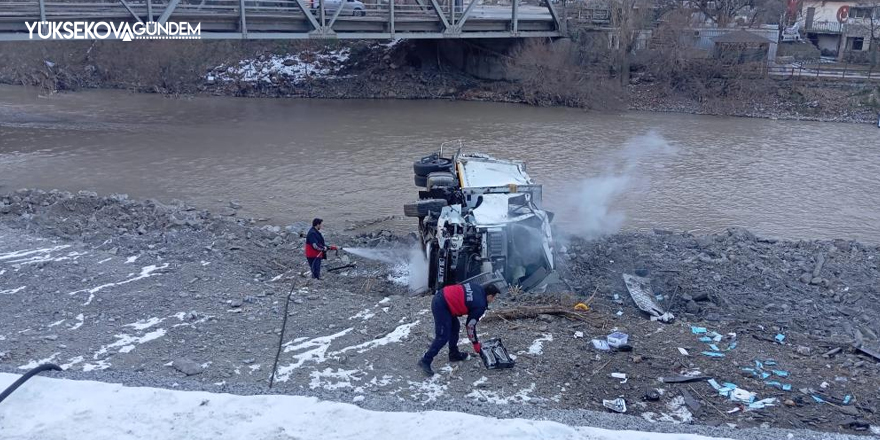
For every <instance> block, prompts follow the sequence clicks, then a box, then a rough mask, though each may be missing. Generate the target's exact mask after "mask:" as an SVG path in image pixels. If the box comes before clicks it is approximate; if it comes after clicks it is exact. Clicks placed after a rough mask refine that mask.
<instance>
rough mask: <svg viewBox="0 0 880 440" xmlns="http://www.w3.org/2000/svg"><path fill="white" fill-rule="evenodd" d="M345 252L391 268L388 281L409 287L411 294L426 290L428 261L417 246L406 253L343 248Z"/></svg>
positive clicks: (394, 250)
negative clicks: (379, 262)
mask: <svg viewBox="0 0 880 440" xmlns="http://www.w3.org/2000/svg"><path fill="white" fill-rule="evenodd" d="M345 251H346V252H348V253H350V254H353V255H357V256H359V257H363V258H367V259H370V260H376V261H381V262H382V263H385V264H387V265H389V266H391V268H390V271H391V275H390V276H389V277H388V278H389V280H391V281H392V282H395V283H397V284H402V285H405V286H407V287H409V290H410V291H411V292H421V291H423V290H425V289H427V288H428V259H427V258H426V257H425V253H424V252H422V248H421V246H420V245H418V244H416V245H415V246H413V247H412V248H410V249H409V250H407V251H403V250H401V249H367V248H345Z"/></svg>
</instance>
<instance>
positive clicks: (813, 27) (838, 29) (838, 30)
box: [804, 21, 846, 34]
mask: <svg viewBox="0 0 880 440" xmlns="http://www.w3.org/2000/svg"><path fill="white" fill-rule="evenodd" d="M845 30H846V25H845V24H843V23H836V22H833V21H820V22H814V23H810V24H809V25H807V26H805V27H804V31H806V32H825V33H831V34H842V33H844V31H845Z"/></svg>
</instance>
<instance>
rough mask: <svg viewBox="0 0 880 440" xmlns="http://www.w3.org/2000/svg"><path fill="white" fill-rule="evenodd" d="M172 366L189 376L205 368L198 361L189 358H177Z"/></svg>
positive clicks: (199, 372)
mask: <svg viewBox="0 0 880 440" xmlns="http://www.w3.org/2000/svg"><path fill="white" fill-rule="evenodd" d="M171 366H172V367H174V369H175V370H177V371H180V372H181V373H183V374H185V375H187V376H194V375H196V374H201V373H202V372H203V371H204V370H205V369H204V368H202V366H201V365H199V364H198V363H197V362H195V361H193V360H190V359H187V358H180V359H175V360H174V362H173V363H172V365H171Z"/></svg>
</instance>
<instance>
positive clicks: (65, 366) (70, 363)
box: [61, 356, 85, 370]
mask: <svg viewBox="0 0 880 440" xmlns="http://www.w3.org/2000/svg"><path fill="white" fill-rule="evenodd" d="M83 360H85V359H84V358H83V357H82V356H77V357H72V358H70V359H68V360H67V363H66V364H63V365H61V368H63V369H65V370H69V369H70V367H72V366H74V365H76V364H78V363H80V362H82V361H83Z"/></svg>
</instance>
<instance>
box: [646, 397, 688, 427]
mask: <svg viewBox="0 0 880 440" xmlns="http://www.w3.org/2000/svg"><path fill="white" fill-rule="evenodd" d="M666 409H667V410H669V412H661V413H660V414H659V415H658V414H656V413H653V412H646V413H643V414H642V418H643V419H645V420H647V421H649V422H652V423H655V422H667V423H676V424H681V423H684V424H690V423H691V422H693V420H694V415H693V414H691V412H690V411H689V410H688V408H687V404H686V403H685V401H684V397H682V396H677V397H674V398H673V399H671V400H669V401H668V402H666Z"/></svg>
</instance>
